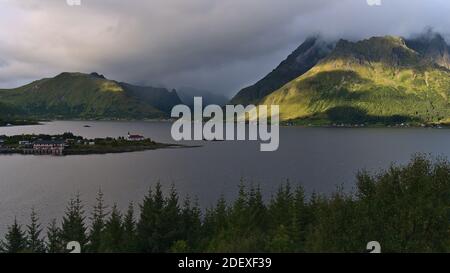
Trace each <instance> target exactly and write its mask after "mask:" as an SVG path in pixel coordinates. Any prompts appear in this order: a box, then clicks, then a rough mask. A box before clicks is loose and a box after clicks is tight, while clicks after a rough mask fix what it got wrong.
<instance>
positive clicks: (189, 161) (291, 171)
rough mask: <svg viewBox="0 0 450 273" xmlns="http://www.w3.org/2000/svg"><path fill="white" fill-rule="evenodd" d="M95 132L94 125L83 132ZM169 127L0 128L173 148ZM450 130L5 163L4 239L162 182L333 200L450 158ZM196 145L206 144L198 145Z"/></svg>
mask: <svg viewBox="0 0 450 273" xmlns="http://www.w3.org/2000/svg"><path fill="white" fill-rule="evenodd" d="M84 125H90V126H91V127H90V128H86V127H84ZM170 126H171V123H167V122H103V121H102V122H100V121H99V122H86V121H83V122H82V121H57V122H49V123H45V124H44V125H38V126H21V127H3V128H0V135H4V134H6V135H14V134H22V133H46V134H57V133H64V132H69V131H70V132H73V133H75V134H78V135H82V136H84V137H88V138H94V137H106V136H113V137H118V136H125V135H126V134H127V132H132V133H139V134H143V135H145V136H146V137H151V138H153V139H154V140H156V141H159V142H173V141H172V139H171V137H170ZM449 140H450V130H446V129H441V130H439V129H419V128H416V129H390V128H386V129H379V128H377V129H369V128H367V129H336V128H332V129H327V128H293V127H289V128H281V129H280V148H279V150H278V151H276V152H268V153H267V152H266V153H264V152H260V151H259V143H257V142H246V141H239V142H238V141H230V142H200V144H202V145H203V146H202V147H198V148H189V149H161V150H154V151H145V152H136V153H127V154H107V155H84V156H67V157H52V156H22V155H2V156H0V233H3V232H4V231H5V229H6V226H7V225H8V224H10V223H11V222H12V221H13V219H14V217H15V216H16V217H17V218H18V220H19V221H21V222H23V223H26V222H28V221H27V220H28V217H29V212H30V209H31V208H32V207H35V208H36V209H37V211H38V212H39V214H40V217H41V221H42V222H43V224H44V225H46V224H47V222H49V221H50V220H51V219H52V218H55V217H57V218H59V217H60V216H61V215H62V214H63V212H64V208H65V206H66V203H67V201H68V199H69V198H70V197H71V196H73V194H74V193H77V192H79V193H81V195H82V198H83V200H84V202H85V204H86V211H89V210H90V208H91V206H92V205H93V203H94V201H95V195H96V192H97V191H98V189H99V188H101V189H102V191H103V192H104V193H105V199H106V201H107V202H108V203H110V204H112V203H113V202H116V203H117V204H118V206H119V207H120V208H126V206H127V205H128V203H129V202H130V201H134V202H140V201H141V200H142V198H143V196H144V195H145V193H146V192H147V190H148V188H149V187H150V186H152V185H155V183H156V182H157V181H160V182H161V183H162V184H163V186H164V189H165V190H168V188H169V186H170V185H171V184H175V186H176V188H177V189H178V191H179V192H180V195H181V196H185V195H187V194H188V195H190V196H197V197H198V198H199V201H200V205H201V206H203V207H207V206H210V205H212V204H213V203H214V202H215V201H216V200H217V198H218V197H219V196H220V195H221V194H224V195H225V196H226V197H227V198H230V199H231V198H234V197H235V195H236V192H237V185H238V184H239V180H240V179H241V178H244V179H246V180H247V181H250V182H253V183H255V184H260V185H261V188H262V189H263V190H264V192H265V193H266V194H267V195H266V197H270V194H271V193H273V192H274V191H275V190H276V188H277V187H278V186H279V185H280V184H281V183H283V182H284V181H286V180H287V179H289V180H290V181H291V183H293V184H301V185H303V186H304V187H305V189H306V190H307V192H312V191H316V192H320V193H330V192H331V191H333V190H334V189H335V188H336V186H338V185H343V186H344V187H345V189H346V190H352V188H353V187H354V183H355V178H354V177H355V173H356V172H357V171H358V170H360V169H363V168H366V169H369V170H371V171H377V170H379V169H380V168H385V167H387V166H389V164H390V163H391V162H394V161H395V162H398V163H405V162H407V161H408V160H409V158H410V157H411V155H412V154H414V153H417V152H421V153H430V154H433V155H435V156H446V157H449V158H450V145H449ZM193 144H199V143H193Z"/></svg>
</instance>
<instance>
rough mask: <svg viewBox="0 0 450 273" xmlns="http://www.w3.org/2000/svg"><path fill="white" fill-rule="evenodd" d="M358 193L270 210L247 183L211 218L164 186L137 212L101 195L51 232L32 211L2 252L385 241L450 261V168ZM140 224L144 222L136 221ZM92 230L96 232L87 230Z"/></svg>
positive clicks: (281, 201) (286, 189)
mask: <svg viewBox="0 0 450 273" xmlns="http://www.w3.org/2000/svg"><path fill="white" fill-rule="evenodd" d="M356 181H357V183H356V188H355V189H354V190H353V191H352V192H351V193H348V192H347V193H346V192H344V191H343V189H342V188H338V189H337V190H336V191H335V192H334V193H333V194H331V195H320V194H315V193H313V194H311V195H308V196H307V195H306V194H305V191H304V190H303V188H302V187H301V186H296V187H292V186H291V185H290V184H289V183H285V184H283V185H282V186H280V188H279V189H278V191H277V192H276V193H274V194H273V196H272V197H271V198H270V199H269V200H267V201H265V200H264V199H263V197H262V192H261V190H260V188H259V187H258V186H252V185H248V184H245V183H244V182H242V183H241V184H240V186H239V193H238V195H237V198H236V199H235V200H234V201H233V202H227V201H226V200H225V198H224V197H221V198H219V200H218V201H217V203H216V204H215V205H214V206H213V207H211V208H208V209H206V210H201V209H200V207H199V205H198V202H197V201H196V200H192V199H191V198H189V197H187V198H185V199H183V200H180V198H179V195H178V193H177V191H176V189H175V188H174V187H172V188H171V189H170V191H169V192H168V194H163V191H162V187H161V184H159V183H158V184H156V186H155V187H153V188H151V189H150V190H149V192H148V193H147V194H146V196H145V198H144V200H143V201H142V202H141V203H140V204H139V210H138V211H137V212H135V209H134V205H133V204H130V206H129V208H128V210H126V211H125V212H121V211H120V210H118V208H117V206H116V205H113V206H112V207H108V206H107V205H105V202H104V197H103V194H102V193H101V192H99V193H98V197H97V202H96V205H95V206H94V208H93V210H92V213H91V214H90V215H89V216H88V218H86V216H85V211H84V206H83V203H82V201H81V199H80V196H79V195H76V196H75V197H74V198H72V199H71V200H70V201H69V202H68V205H67V208H66V210H65V214H64V216H63V217H62V219H61V220H60V221H59V222H58V221H56V220H53V221H51V223H50V224H49V226H48V227H46V228H43V227H42V226H41V224H40V223H39V218H38V214H37V213H36V212H35V211H34V210H32V212H31V216H30V221H29V224H28V225H26V226H22V225H20V224H19V223H18V222H17V221H14V223H13V224H12V225H10V226H9V228H8V231H7V233H6V235H5V236H4V238H3V240H2V242H1V244H0V245H1V251H2V252H13V253H17V252H35V253H43V252H47V253H61V252H67V250H66V249H65V246H66V244H67V243H68V242H69V241H77V242H79V243H80V245H81V249H82V252H91V253H96V252H114V253H116V252H126V253H136V252H159V253H160V252H176V253H181V252H364V251H365V248H366V244H367V242H369V241H378V242H380V244H381V246H382V250H383V252H449V251H450V164H449V162H448V161H447V160H446V159H436V158H429V157H427V156H424V155H416V156H414V157H413V158H412V159H411V161H410V162H409V163H408V164H406V165H404V166H396V165H392V166H391V167H389V168H388V169H386V170H384V171H381V172H379V173H377V174H371V173H369V172H366V171H361V172H359V173H358V174H357V176H356ZM135 214H136V215H135ZM87 222H89V224H87Z"/></svg>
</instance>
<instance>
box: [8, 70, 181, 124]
mask: <svg viewBox="0 0 450 273" xmlns="http://www.w3.org/2000/svg"><path fill="white" fill-rule="evenodd" d="M180 103H181V100H180V98H179V97H178V95H177V93H176V91H168V90H167V89H164V88H155V87H143V86H136V85H132V84H128V83H123V82H117V81H113V80H109V79H107V78H105V77H104V76H103V75H100V74H98V73H95V72H94V73H91V74H84V73H68V72H64V73H61V74H59V75H57V76H56V77H54V78H45V79H42V80H38V81H34V82H32V83H30V84H27V85H24V86H21V87H18V88H13V89H0V106H1V107H0V108H2V109H3V110H0V117H3V118H20V117H26V118H35V119H54V118H59V119H63V118H81V119H146V118H148V119H151V118H166V117H168V116H169V111H170V109H171V108H172V107H173V106H174V105H177V104H180Z"/></svg>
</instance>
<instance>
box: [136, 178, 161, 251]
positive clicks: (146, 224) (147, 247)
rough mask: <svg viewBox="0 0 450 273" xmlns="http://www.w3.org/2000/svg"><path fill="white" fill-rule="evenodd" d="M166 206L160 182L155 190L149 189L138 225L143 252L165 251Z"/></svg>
mask: <svg viewBox="0 0 450 273" xmlns="http://www.w3.org/2000/svg"><path fill="white" fill-rule="evenodd" d="M164 208H165V199H164V196H163V193H162V190H161V184H160V183H159V182H158V183H157V184H156V187H155V192H154V193H153V192H152V190H151V189H150V190H149V193H148V195H147V196H146V197H145V198H144V202H143V203H142V205H141V217H140V220H139V222H138V225H137V233H138V242H139V251H141V252H163V251H164V245H165V244H166V243H167V242H163V240H164V239H165V238H164V232H167V231H166V230H164V229H163V225H164V221H165V219H163V217H164V216H163V212H164Z"/></svg>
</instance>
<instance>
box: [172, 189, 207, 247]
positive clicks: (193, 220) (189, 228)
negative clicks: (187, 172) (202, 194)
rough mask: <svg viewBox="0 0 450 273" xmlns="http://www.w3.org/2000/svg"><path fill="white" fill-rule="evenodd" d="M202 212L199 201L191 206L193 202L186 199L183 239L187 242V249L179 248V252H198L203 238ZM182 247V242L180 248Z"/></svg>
mask: <svg viewBox="0 0 450 273" xmlns="http://www.w3.org/2000/svg"><path fill="white" fill-rule="evenodd" d="M201 226H202V222H201V211H200V208H199V207H198V202H197V200H196V201H195V202H194V204H191V200H190V198H189V196H188V197H186V199H185V202H184V205H183V209H182V212H181V225H180V227H181V238H183V240H184V241H185V242H186V247H185V248H184V249H183V248H180V247H179V248H178V250H184V251H186V250H197V249H196V248H197V247H198V244H199V241H200V236H201ZM180 245H182V243H181V242H179V243H178V246H180Z"/></svg>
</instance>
